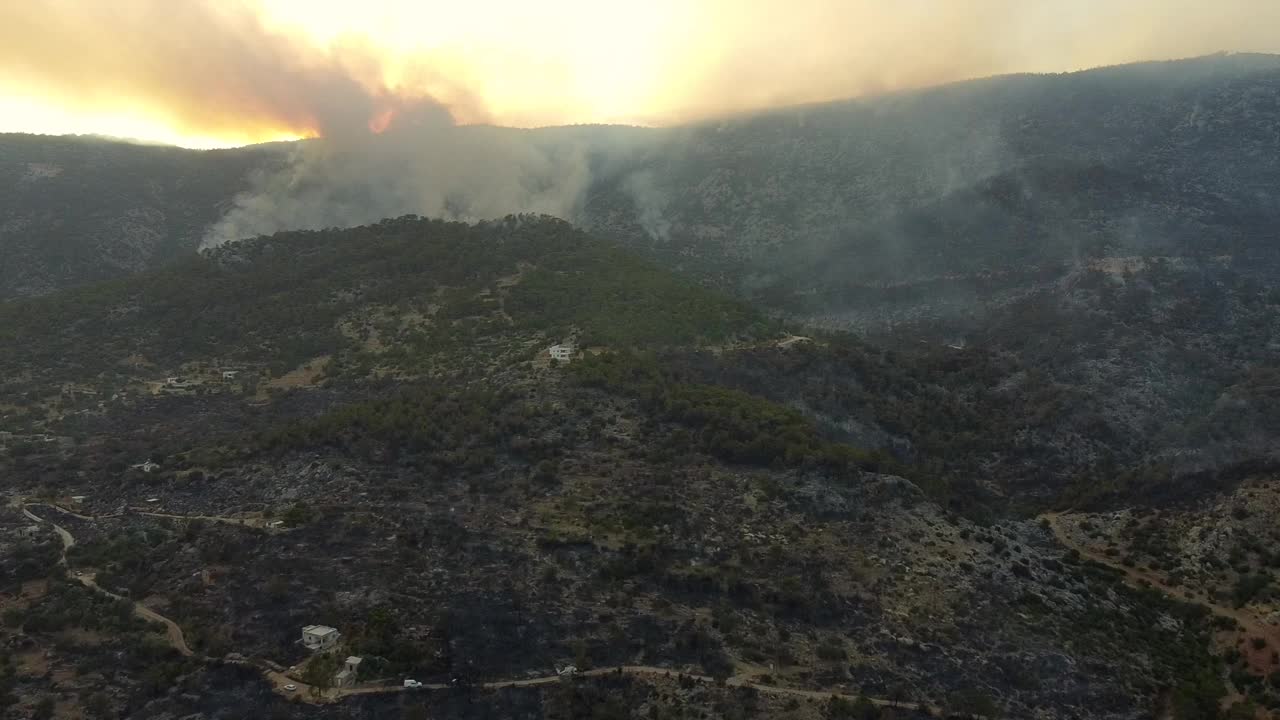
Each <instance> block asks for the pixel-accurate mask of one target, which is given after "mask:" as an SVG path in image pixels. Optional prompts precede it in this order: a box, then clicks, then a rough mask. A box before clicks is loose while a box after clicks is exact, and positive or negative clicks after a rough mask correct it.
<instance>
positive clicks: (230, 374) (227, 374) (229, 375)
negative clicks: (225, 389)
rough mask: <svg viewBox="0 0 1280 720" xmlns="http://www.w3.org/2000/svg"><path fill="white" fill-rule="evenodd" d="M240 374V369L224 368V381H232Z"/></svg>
mask: <svg viewBox="0 0 1280 720" xmlns="http://www.w3.org/2000/svg"><path fill="white" fill-rule="evenodd" d="M239 374H240V371H239V370H223V371H222V382H232V381H234V380H235V379H236V376H237V375H239Z"/></svg>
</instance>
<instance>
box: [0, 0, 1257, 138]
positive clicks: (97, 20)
mask: <svg viewBox="0 0 1280 720" xmlns="http://www.w3.org/2000/svg"><path fill="white" fill-rule="evenodd" d="M1277 27H1280V0H895V1H894V2H888V1H886V0H539V1H538V2H532V1H530V0H468V1H467V2H436V1H435V0H360V1H359V2H352V1H340V0H111V2H106V1H102V2H99V1H98V0H22V1H21V2H0V131H8V132H13V131H17V132H39V133H48V134H67V133H91V134H103V135H112V136H117V137H128V138H135V139H140V140H144V141H150V142H158V143H168V144H177V145H184V146H188V147H226V146H233V145H241V144H246V143H252V142H262V141H268V140H279V139H293V138H300V137H315V136H334V135H342V134H352V133H355V134H359V133H369V132H378V131H382V130H384V129H385V128H387V127H388V126H390V125H392V124H394V123H396V122H400V121H401V119H402V118H409V117H412V118H421V117H422V112H421V111H422V110H423V108H429V109H430V110H431V112H433V113H436V114H438V115H439V117H440V118H442V119H444V120H446V121H447V122H453V123H460V124H471V123H493V124H501V125H513V126H520V127H537V126H543V125H558V124H575V123H625V124H637V125H670V124H677V123H681V122H687V121H692V120H698V119H704V118H708V117H714V116H717V115H721V114H729V113H737V112H744V111H750V110H755V109H762V108H768V107H776V106H780V105H786V104H797V103H805V102H817V101H824V100H833V99H840V98H848V97H856V96H860V95H866V94H870V93H879V92H886V91H894V90H900V89H906V88H914V87H922V86H928V85H934V84H939V83H945V82H950V81H956V80H963V79H968V78H974V77H984V76H989V75H995V74H1000V73H1008V72H1061V71H1072V70H1079V69H1085V68H1090V67H1097V66H1101V65H1112V64H1118V63H1124V62H1132V61H1139V60H1153V59H1170V58H1178V57H1190V56H1195V55H1203V54H1207V53H1212V52H1219V51H1250V52H1280V33H1277V32H1275V28H1277ZM411 110H412V111H413V112H410V111H411Z"/></svg>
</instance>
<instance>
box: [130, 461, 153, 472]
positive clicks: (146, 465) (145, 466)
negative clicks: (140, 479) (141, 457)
mask: <svg viewBox="0 0 1280 720" xmlns="http://www.w3.org/2000/svg"><path fill="white" fill-rule="evenodd" d="M129 467H130V468H131V469H133V470H141V471H142V472H144V473H153V472H155V471H157V470H159V469H160V464H159V463H154V462H151V461H150V460H147V461H146V462H140V463H136V464H133V465H130V466H129Z"/></svg>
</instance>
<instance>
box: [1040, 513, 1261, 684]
mask: <svg viewBox="0 0 1280 720" xmlns="http://www.w3.org/2000/svg"><path fill="white" fill-rule="evenodd" d="M1063 516H1064V513H1045V514H1043V515H1041V516H1040V517H1041V518H1042V519H1044V520H1047V521H1048V522H1049V528H1050V530H1051V531H1052V532H1053V535H1054V537H1056V538H1057V539H1058V542H1060V543H1062V544H1063V545H1064V546H1066V547H1067V548H1070V549H1072V550H1075V551H1076V552H1078V553H1080V556H1081V557H1083V558H1087V559H1089V560H1092V561H1093V562H1096V563H1098V564H1099V565H1105V566H1107V567H1109V568H1111V569H1113V570H1116V571H1118V572H1120V573H1122V574H1123V576H1124V580H1125V583H1126V584H1128V585H1130V586H1132V587H1135V588H1140V589H1141V588H1144V587H1152V588H1155V589H1156V590H1159V591H1160V592H1162V593H1164V594H1165V595H1168V596H1169V597H1172V598H1174V599H1176V600H1179V601H1181V602H1184V603H1190V604H1192V605H1198V606H1200V607H1202V608H1204V609H1205V610H1208V611H1209V612H1211V613H1213V614H1214V615H1217V616H1218V617H1224V618H1230V619H1232V620H1234V621H1235V622H1236V624H1237V625H1239V627H1240V629H1241V632H1242V633H1243V634H1244V636H1245V637H1246V638H1247V639H1252V638H1262V639H1263V640H1265V641H1266V643H1267V644H1266V647H1265V648H1264V649H1263V651H1261V652H1255V651H1253V648H1252V647H1251V646H1249V645H1248V644H1246V645H1245V647H1243V648H1241V652H1242V653H1244V655H1245V656H1247V657H1248V659H1249V664H1250V666H1251V667H1252V668H1253V669H1254V670H1255V671H1256V672H1258V673H1262V674H1266V673H1269V672H1271V671H1272V670H1274V669H1275V667H1276V666H1275V664H1274V663H1272V662H1271V653H1272V651H1273V650H1280V626H1276V625H1272V624H1270V623H1267V622H1266V621H1264V620H1263V619H1262V618H1260V617H1258V616H1257V615H1255V614H1254V613H1252V612H1249V611H1248V610H1245V609H1243V608H1235V607H1230V606H1227V605H1221V604H1218V603H1215V602H1212V601H1210V600H1208V599H1205V598H1202V597H1198V596H1195V595H1193V594H1192V593H1191V592H1190V591H1189V590H1188V589H1187V588H1185V587H1181V586H1175V585H1170V584H1169V582H1168V581H1167V580H1166V579H1165V578H1163V577H1161V576H1160V575H1157V574H1156V573H1153V572H1151V571H1149V570H1143V569H1140V568H1136V567H1128V566H1126V565H1125V564H1124V563H1122V562H1120V561H1118V560H1116V559H1115V558H1112V557H1108V556H1107V555H1106V554H1104V553H1102V552H1099V551H1098V550H1094V549H1092V548H1090V547H1088V546H1087V545H1084V544H1083V543H1079V542H1076V541H1075V539H1074V538H1073V537H1072V536H1071V534H1070V533H1068V532H1067V531H1066V529H1065V527H1064V525H1063Z"/></svg>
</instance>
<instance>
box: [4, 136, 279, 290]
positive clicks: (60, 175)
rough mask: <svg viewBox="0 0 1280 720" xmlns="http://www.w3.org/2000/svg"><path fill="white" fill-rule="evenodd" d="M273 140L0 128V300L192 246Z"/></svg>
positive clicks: (269, 155) (147, 263) (273, 157)
mask: <svg viewBox="0 0 1280 720" xmlns="http://www.w3.org/2000/svg"><path fill="white" fill-rule="evenodd" d="M283 154H284V153H283V151H282V149H281V148H279V147H278V146H275V147H273V146H259V147H250V148H243V149H239V150H210V151H196V150H184V149H181V148H172V147H158V146H147V145H134V144H130V143H122V142H117V141H111V140H103V139H98V138H78V137H45V136H35V135H13V134H8V135H0V299H5V298H11V297H20V296H25V295H43V294H46V293H49V292H52V291H54V290H57V289H59V288H64V287H70V286H73V285H81V284H84V283H87V282H93V281H95V280H105V279H109V278H115V277H120V276H122V275H127V274H130V273H135V272H138V271H140V270H144V269H146V268H149V267H154V266H156V265H157V264H160V263H164V262H167V261H169V260H172V259H174V258H177V257H181V256H184V255H189V254H191V253H193V252H195V249H196V247H197V246H198V245H199V242H200V238H201V236H202V235H203V233H204V229H205V228H206V227H207V226H208V225H210V224H211V223H213V222H214V221H216V220H217V219H218V217H220V216H221V214H222V213H223V212H225V210H226V209H227V207H228V206H229V204H230V201H231V198H232V196H233V195H235V193H237V192H239V191H240V190H242V189H244V188H245V187H246V185H247V182H248V174H249V173H250V172H251V171H253V170H254V169H256V168H262V167H269V166H270V165H271V164H272V163H274V162H277V161H278V160H279V159H280V158H282V157H283Z"/></svg>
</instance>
